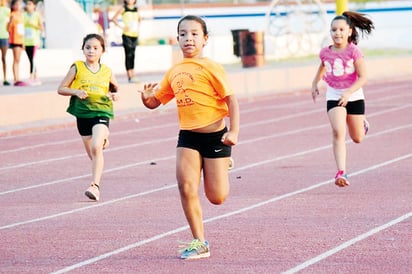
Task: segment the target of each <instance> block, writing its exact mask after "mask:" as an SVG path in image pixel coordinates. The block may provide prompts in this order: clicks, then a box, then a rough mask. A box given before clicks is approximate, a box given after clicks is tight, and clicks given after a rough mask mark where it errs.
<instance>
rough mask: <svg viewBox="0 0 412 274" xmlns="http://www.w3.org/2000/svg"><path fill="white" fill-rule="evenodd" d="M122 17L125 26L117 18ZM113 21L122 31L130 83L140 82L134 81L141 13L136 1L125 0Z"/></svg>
mask: <svg viewBox="0 0 412 274" xmlns="http://www.w3.org/2000/svg"><path fill="white" fill-rule="evenodd" d="M119 15H121V16H122V21H123V25H121V24H120V23H119V22H118V21H117V18H118V17H119ZM111 21H112V22H113V23H114V24H115V25H116V26H118V27H119V28H121V29H122V31H123V33H122V42H123V48H124V53H125V66H126V73H127V79H128V81H129V83H133V82H138V81H137V80H136V79H134V64H135V54H136V47H137V45H138V43H139V26H140V21H141V17H140V13H139V11H138V8H137V7H136V0H125V1H124V5H123V7H121V8H120V9H119V10H118V11H117V12H116V13H115V15H114V16H113V18H112V19H111Z"/></svg>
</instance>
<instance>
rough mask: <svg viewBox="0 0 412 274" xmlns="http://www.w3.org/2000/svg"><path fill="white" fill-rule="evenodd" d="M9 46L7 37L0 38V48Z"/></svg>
mask: <svg viewBox="0 0 412 274" xmlns="http://www.w3.org/2000/svg"><path fill="white" fill-rule="evenodd" d="M3 47H9V39H7V38H6V39H0V48H3Z"/></svg>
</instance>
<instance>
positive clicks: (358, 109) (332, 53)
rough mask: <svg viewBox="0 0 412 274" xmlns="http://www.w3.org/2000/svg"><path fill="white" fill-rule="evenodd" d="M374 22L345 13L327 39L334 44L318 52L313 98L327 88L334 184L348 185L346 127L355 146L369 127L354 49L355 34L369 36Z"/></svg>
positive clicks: (361, 71)
mask: <svg viewBox="0 0 412 274" xmlns="http://www.w3.org/2000/svg"><path fill="white" fill-rule="evenodd" d="M372 29H374V25H373V22H372V21H371V20H370V19H368V18H367V17H365V15H363V14H360V13H357V12H350V11H345V12H344V13H343V14H342V15H339V16H336V17H335V18H334V19H333V20H332V23H331V28H330V35H331V38H332V40H333V44H332V45H330V46H327V47H325V48H323V49H322V50H321V51H320V59H321V63H320V66H319V68H318V71H317V73H316V75H315V78H314V79H313V83H312V98H313V101H315V100H316V96H318V95H319V89H318V83H319V81H320V80H322V79H323V80H324V81H325V82H326V85H327V90H326V101H327V112H328V117H329V121H330V125H331V127H332V134H333V153H334V156H335V161H336V166H337V170H338V171H337V173H336V175H335V184H336V185H338V186H340V187H344V186H347V185H349V181H348V176H347V174H346V144H345V137H346V126H347V127H348V130H349V135H350V137H351V138H352V140H353V141H354V142H355V143H360V142H361V141H362V140H363V138H364V137H365V135H366V133H367V131H368V127H369V124H368V122H367V121H366V119H365V97H364V94H363V90H362V86H363V85H364V84H365V83H366V71H365V64H364V60H363V54H362V52H361V51H360V49H359V48H358V47H357V46H356V45H357V43H358V39H359V35H358V31H357V30H359V31H361V32H362V33H363V34H370V33H371V32H372Z"/></svg>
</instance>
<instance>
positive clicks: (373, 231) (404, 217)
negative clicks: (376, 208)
mask: <svg viewBox="0 0 412 274" xmlns="http://www.w3.org/2000/svg"><path fill="white" fill-rule="evenodd" d="M410 217H412V212H409V213H407V214H404V215H402V216H399V217H398V218H396V219H393V220H391V221H390V222H387V223H386V224H383V225H381V226H378V227H375V228H373V229H371V230H369V231H368V232H365V233H363V234H361V235H359V236H357V237H355V238H352V239H350V240H349V241H346V242H344V243H343V244H341V245H338V246H337V247H335V248H332V249H330V250H328V251H326V252H324V253H322V254H320V255H319V256H316V257H314V258H312V259H310V260H307V261H305V262H303V263H301V264H299V265H297V266H295V267H294V268H291V269H289V270H287V271H285V272H282V273H284V274H293V273H297V272H299V271H301V270H303V269H305V268H307V267H309V266H311V265H313V264H316V263H318V262H320V261H322V260H324V259H326V258H328V257H330V256H332V255H334V254H336V253H338V252H339V251H342V250H344V249H346V248H348V247H350V246H352V245H354V244H356V243H357V242H360V241H362V240H364V239H366V238H368V237H370V236H373V235H375V234H377V233H379V232H380V231H382V230H384V229H387V228H389V227H391V226H394V225H396V224H398V223H400V222H403V221H405V220H407V219H408V218H410Z"/></svg>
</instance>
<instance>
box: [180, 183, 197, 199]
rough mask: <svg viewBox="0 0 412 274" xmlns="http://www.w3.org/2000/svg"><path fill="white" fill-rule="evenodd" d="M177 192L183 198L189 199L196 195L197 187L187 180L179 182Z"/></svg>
mask: <svg viewBox="0 0 412 274" xmlns="http://www.w3.org/2000/svg"><path fill="white" fill-rule="evenodd" d="M179 193H180V197H182V199H184V200H190V199H191V198H194V197H196V196H197V195H198V193H197V188H196V187H194V186H193V184H191V183H188V182H179Z"/></svg>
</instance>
